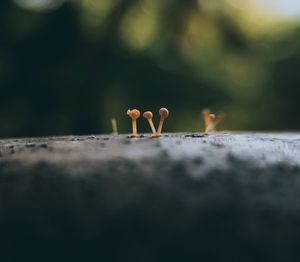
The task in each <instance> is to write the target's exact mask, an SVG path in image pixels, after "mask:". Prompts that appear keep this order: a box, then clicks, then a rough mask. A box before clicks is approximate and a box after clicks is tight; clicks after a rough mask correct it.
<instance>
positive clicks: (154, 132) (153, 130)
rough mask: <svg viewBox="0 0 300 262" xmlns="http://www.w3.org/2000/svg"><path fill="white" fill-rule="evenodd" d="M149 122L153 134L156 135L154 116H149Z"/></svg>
mask: <svg viewBox="0 0 300 262" xmlns="http://www.w3.org/2000/svg"><path fill="white" fill-rule="evenodd" d="M148 122H149V125H150V127H151V130H152V134H153V135H155V134H156V130H155V127H154V124H153V121H152V118H149V119H148Z"/></svg>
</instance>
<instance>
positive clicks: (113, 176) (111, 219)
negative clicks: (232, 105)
mask: <svg viewBox="0 0 300 262" xmlns="http://www.w3.org/2000/svg"><path fill="white" fill-rule="evenodd" d="M0 242H1V244H0V249H1V252H0V261H1V262H6V261H104V262H106V261H108V262H109V261H133V262H135V261H139V262H147V261H163V262H168V261H242V262H247V261H249V262H250V261H264V262H266V261H272V262H274V261H300V249H299V247H300V134H297V133H282V134H278V133H216V134H211V135H203V134H200V133H199V134H198V133H191V134H183V133H179V134H166V135H164V136H163V137H161V138H159V139H153V138H151V137H150V136H149V135H147V134H145V135H141V136H140V137H138V138H128V137H126V136H125V135H120V136H110V135H101V136H100V135H91V136H67V137H49V138H32V139H5V140H0Z"/></svg>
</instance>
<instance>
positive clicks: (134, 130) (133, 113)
mask: <svg viewBox="0 0 300 262" xmlns="http://www.w3.org/2000/svg"><path fill="white" fill-rule="evenodd" d="M140 114H141V113H140V111H139V110H137V109H132V110H130V109H128V110H127V115H128V116H129V117H130V118H131V119H132V134H131V137H136V136H137V125H136V120H137V119H138V118H139V117H140Z"/></svg>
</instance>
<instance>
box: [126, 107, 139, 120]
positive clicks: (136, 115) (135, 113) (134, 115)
mask: <svg viewBox="0 0 300 262" xmlns="http://www.w3.org/2000/svg"><path fill="white" fill-rule="evenodd" d="M127 115H129V117H131V118H132V119H138V118H139V117H140V115H141V113H140V111H139V110H137V109H132V110H130V109H128V110H127Z"/></svg>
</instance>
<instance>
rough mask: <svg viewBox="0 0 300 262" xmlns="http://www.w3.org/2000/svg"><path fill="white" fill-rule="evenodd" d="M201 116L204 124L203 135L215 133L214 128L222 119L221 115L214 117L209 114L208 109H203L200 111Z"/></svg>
mask: <svg viewBox="0 0 300 262" xmlns="http://www.w3.org/2000/svg"><path fill="white" fill-rule="evenodd" d="M202 116H203V120H204V124H205V133H210V132H215V131H216V126H217V125H218V124H219V123H220V122H221V120H222V119H223V115H222V114H219V115H217V116H216V115H215V114H210V110H209V109H203V110H202Z"/></svg>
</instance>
